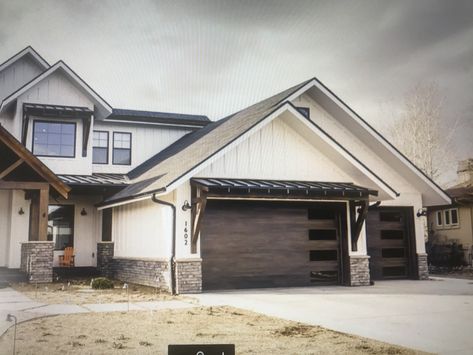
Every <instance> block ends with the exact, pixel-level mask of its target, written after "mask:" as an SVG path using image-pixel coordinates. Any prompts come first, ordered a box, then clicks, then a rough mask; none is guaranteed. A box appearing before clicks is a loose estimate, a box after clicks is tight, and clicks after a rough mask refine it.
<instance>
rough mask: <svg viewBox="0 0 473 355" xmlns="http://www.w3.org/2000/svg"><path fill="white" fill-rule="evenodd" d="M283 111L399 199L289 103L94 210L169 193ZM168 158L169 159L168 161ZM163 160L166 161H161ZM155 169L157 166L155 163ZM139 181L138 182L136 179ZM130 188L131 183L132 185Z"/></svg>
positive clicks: (344, 149)
mask: <svg viewBox="0 0 473 355" xmlns="http://www.w3.org/2000/svg"><path fill="white" fill-rule="evenodd" d="M284 112H290V113H291V114H292V115H293V116H294V117H295V118H296V119H298V120H299V121H301V122H303V123H304V124H305V125H306V127H307V128H309V129H310V130H311V131H312V132H313V133H314V134H316V135H317V137H319V138H320V139H321V140H322V141H323V143H325V144H327V145H328V146H329V147H330V148H332V149H333V150H334V151H336V153H337V154H338V155H339V156H341V157H342V158H343V159H345V160H346V161H347V162H348V163H349V164H351V165H352V166H354V167H355V168H356V169H358V170H359V171H361V172H362V173H363V175H365V176H367V177H368V178H369V179H370V180H371V181H372V182H373V183H375V184H376V185H377V186H378V187H380V189H381V190H383V191H385V192H386V194H387V195H388V196H389V197H390V198H391V199H394V198H396V197H397V196H399V193H398V192H397V191H396V190H394V189H393V188H392V187H391V186H390V185H388V184H387V183H386V182H384V181H383V180H382V179H381V178H380V177H379V176H378V175H377V174H375V173H374V172H373V171H371V170H370V169H369V168H368V167H367V166H366V165H364V164H363V163H362V162H361V161H359V160H358V159H357V158H356V157H355V156H354V155H353V154H351V153H350V152H349V151H348V150H347V149H346V148H344V147H343V146H342V145H341V144H340V143H339V142H337V141H336V140H335V139H334V138H332V137H331V136H330V135H328V134H327V133H326V132H325V131H323V130H322V129H321V128H320V127H319V126H317V125H316V124H315V123H314V122H313V121H311V120H310V119H308V118H307V117H305V116H304V115H302V114H301V113H300V112H299V111H298V110H297V109H296V107H295V106H294V105H293V104H292V103H290V102H287V101H286V102H283V103H282V104H279V105H278V106H277V107H276V108H275V109H273V110H272V111H270V112H269V113H268V114H266V115H264V116H263V117H262V118H260V119H259V120H258V121H256V122H255V123H254V124H253V125H251V126H250V127H249V128H247V129H246V130H245V131H244V132H242V133H241V134H240V135H238V136H236V137H234V138H233V139H231V140H230V141H229V142H227V143H226V144H225V145H223V146H222V147H220V148H219V149H217V150H216V151H214V152H213V153H212V154H210V155H209V156H207V157H206V158H204V159H203V160H201V161H200V162H198V163H197V164H195V165H194V166H193V167H192V168H190V169H188V170H186V171H185V172H184V173H182V174H181V175H179V176H176V177H174V178H173V179H172V180H171V181H170V182H169V183H167V184H163V185H164V186H163V185H161V186H156V187H155V188H153V187H151V188H150V189H149V190H146V189H147V188H148V187H149V186H150V185H151V186H152V185H153V183H151V184H150V185H148V186H146V187H144V188H143V189H142V190H141V191H140V192H139V193H135V194H133V195H130V196H125V197H122V198H118V199H113V197H112V198H111V199H109V200H106V201H104V202H103V203H101V204H99V205H98V207H99V208H100V209H104V208H109V207H114V206H118V205H123V204H126V203H130V202H133V201H135V200H136V198H143V199H146V198H147V197H149V196H151V195H154V194H156V195H157V196H160V195H163V194H166V193H168V192H170V191H173V190H174V189H175V188H177V187H178V186H179V185H181V184H182V183H183V182H185V181H186V180H189V179H190V178H191V177H193V176H194V175H195V174H198V172H199V171H202V170H203V169H204V168H205V167H207V166H208V165H210V164H211V163H212V162H214V161H215V160H216V159H218V158H220V157H221V156H223V155H224V154H225V153H226V152H228V151H229V150H231V149H233V148H234V147H236V146H237V145H239V144H240V143H241V142H242V141H244V140H246V139H247V138H248V137H249V136H251V135H253V134H254V132H256V131H258V130H260V129H262V128H263V127H264V126H266V124H268V123H269V122H271V121H272V120H273V119H275V118H276V117H279V116H280V115H282V114H283V113H284ZM170 158H172V156H171V157H169V158H168V159H170ZM164 161H166V160H164ZM158 166H159V164H158ZM138 181H139V180H138ZM156 183H159V179H157V180H156ZM132 185H133V183H132Z"/></svg>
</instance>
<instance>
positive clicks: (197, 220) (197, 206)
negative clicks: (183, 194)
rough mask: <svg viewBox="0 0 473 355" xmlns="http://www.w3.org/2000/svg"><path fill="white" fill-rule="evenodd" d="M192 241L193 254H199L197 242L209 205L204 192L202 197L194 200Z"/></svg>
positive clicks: (201, 194)
mask: <svg viewBox="0 0 473 355" xmlns="http://www.w3.org/2000/svg"><path fill="white" fill-rule="evenodd" d="M192 204H193V208H192V239H191V253H192V254H195V253H197V241H198V240H199V234H200V227H201V225H202V217H203V215H204V212H205V206H206V205H207V196H206V195H205V193H203V192H202V191H201V192H200V197H197V198H194V199H192Z"/></svg>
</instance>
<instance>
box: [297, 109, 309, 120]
mask: <svg viewBox="0 0 473 355" xmlns="http://www.w3.org/2000/svg"><path fill="white" fill-rule="evenodd" d="M296 108H297V111H299V112H300V113H302V115H303V116H305V117H307V118H310V108H308V107H296Z"/></svg>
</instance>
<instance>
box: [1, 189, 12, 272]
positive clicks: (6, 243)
mask: <svg viewBox="0 0 473 355" xmlns="http://www.w3.org/2000/svg"><path fill="white" fill-rule="evenodd" d="M10 195H11V191H8V190H0V211H1V212H0V267H5V266H8V264H7V263H8V253H9V249H10V218H11V196H10Z"/></svg>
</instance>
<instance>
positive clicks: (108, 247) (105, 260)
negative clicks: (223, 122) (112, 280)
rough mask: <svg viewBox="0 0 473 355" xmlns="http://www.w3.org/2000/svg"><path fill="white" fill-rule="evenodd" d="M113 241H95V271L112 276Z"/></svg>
mask: <svg viewBox="0 0 473 355" xmlns="http://www.w3.org/2000/svg"><path fill="white" fill-rule="evenodd" d="M113 248H114V244H113V242H99V243H97V271H98V272H99V273H100V275H102V276H105V277H113V276H114V275H113Z"/></svg>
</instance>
